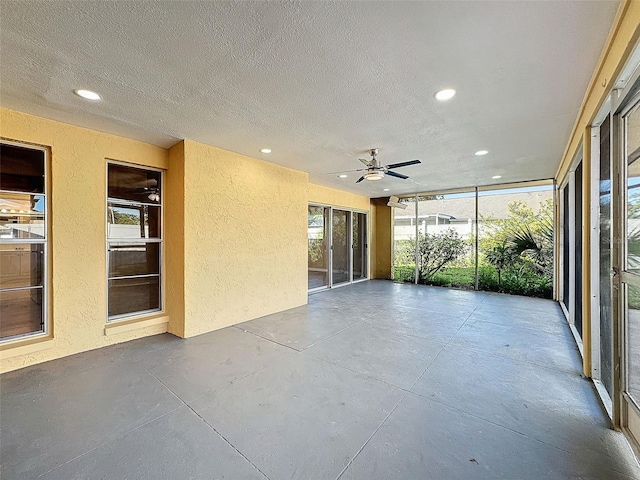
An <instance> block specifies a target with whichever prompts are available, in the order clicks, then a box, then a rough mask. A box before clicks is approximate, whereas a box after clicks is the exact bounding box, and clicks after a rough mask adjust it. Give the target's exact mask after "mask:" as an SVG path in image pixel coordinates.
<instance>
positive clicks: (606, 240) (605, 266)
mask: <svg viewBox="0 0 640 480" xmlns="http://www.w3.org/2000/svg"><path fill="white" fill-rule="evenodd" d="M609 118H610V117H607V118H606V119H605V121H604V122H602V125H601V126H600V195H599V197H600V199H599V204H600V209H599V217H600V218H599V220H600V241H599V244H600V250H599V254H600V272H599V278H600V379H601V380H602V383H603V384H604V386H605V388H606V389H607V392H609V396H610V397H611V398H613V321H612V318H611V315H612V306H611V273H610V272H611V162H610V157H611V155H610V153H611V148H610V144H611V133H610V125H611V123H610V120H609Z"/></svg>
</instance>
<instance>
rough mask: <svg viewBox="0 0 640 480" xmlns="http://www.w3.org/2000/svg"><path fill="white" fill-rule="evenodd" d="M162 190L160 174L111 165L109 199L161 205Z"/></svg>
mask: <svg viewBox="0 0 640 480" xmlns="http://www.w3.org/2000/svg"><path fill="white" fill-rule="evenodd" d="M160 188H161V185H160V172H156V171H152V170H144V169H142V168H135V167H127V166H124V165H114V164H109V187H108V196H109V198H112V199H120V200H128V201H131V202H139V203H152V204H154V203H155V204H159V203H160Z"/></svg>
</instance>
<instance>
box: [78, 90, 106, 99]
mask: <svg viewBox="0 0 640 480" xmlns="http://www.w3.org/2000/svg"><path fill="white" fill-rule="evenodd" d="M73 93H75V94H76V95H78V96H79V97H82V98H84V99H86V100H102V97H101V96H100V95H98V94H97V93H96V92H92V91H91V90H82V89H80V90H74V91H73Z"/></svg>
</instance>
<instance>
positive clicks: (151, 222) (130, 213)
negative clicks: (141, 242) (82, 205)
mask: <svg viewBox="0 0 640 480" xmlns="http://www.w3.org/2000/svg"><path fill="white" fill-rule="evenodd" d="M107 235H108V237H109V238H159V237H160V207H156V206H150V205H138V206H136V205H116V204H114V203H109V204H108V205H107Z"/></svg>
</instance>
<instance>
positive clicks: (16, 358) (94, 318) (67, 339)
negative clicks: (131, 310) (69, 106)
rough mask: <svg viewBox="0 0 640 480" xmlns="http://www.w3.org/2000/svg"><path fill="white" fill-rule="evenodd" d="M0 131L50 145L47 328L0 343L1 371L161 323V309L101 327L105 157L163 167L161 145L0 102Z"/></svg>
mask: <svg viewBox="0 0 640 480" xmlns="http://www.w3.org/2000/svg"><path fill="white" fill-rule="evenodd" d="M0 136H2V137H3V138H4V139H6V140H14V141H20V142H28V143H33V144H37V145H41V146H47V147H50V153H51V162H50V163H51V165H50V168H51V170H50V178H49V186H51V184H54V185H55V188H53V189H51V188H50V189H49V193H50V195H49V198H48V202H49V207H50V213H49V225H53V228H52V230H50V236H49V258H50V261H51V263H50V265H51V269H50V278H51V286H52V288H50V289H49V294H50V297H49V299H50V302H49V314H50V319H51V318H53V319H54V320H55V321H54V322H53V331H52V332H50V333H53V334H54V336H53V338H52V339H51V338H49V339H48V340H45V341H42V339H40V340H38V341H34V340H30V341H23V342H18V343H14V344H13V345H12V346H11V348H9V347H10V346H9V345H3V346H2V347H0V372H4V371H8V370H13V369H16V368H19V367H22V366H25V365H28V364H32V363H38V362H42V361H46V360H50V359H53V358H58V357H62V356H65V355H70V354H72V353H77V352H81V351H84V350H90V349H93V348H98V347H102V346H105V345H109V344H112V343H117V342H122V341H126V340H131V339H133V338H137V337H141V336H145V335H150V334H154V333H161V332H163V331H165V330H166V321H167V319H166V317H164V318H162V316H157V318H156V319H152V320H151V321H147V322H146V323H144V324H143V326H142V327H141V328H136V329H133V330H127V327H126V326H123V325H122V324H121V325H119V328H116V329H112V330H111V331H110V332H109V334H108V335H107V334H105V327H106V315H107V313H106V312H107V287H106V250H105V249H106V243H105V242H106V225H105V218H106V217H105V215H106V202H105V199H106V161H105V158H110V159H116V160H122V161H127V162H132V163H137V164H140V165H148V166H153V167H159V168H166V167H167V165H168V155H167V151H166V150H165V149H163V148H159V147H155V146H152V145H149V144H145V143H141V142H137V141H133V140H128V139H125V138H121V137H116V136H114V135H107V134H103V133H99V132H95V131H91V130H87V129H84V128H78V127H74V126H71V125H67V124H64V123H60V122H55V121H51V120H46V119H43V118H38V117H34V116H31V115H27V114H24V113H18V112H14V111H10V110H6V109H0ZM154 322H156V323H157V322H160V323H159V324H155V325H153V323H154ZM150 323H151V325H150ZM16 345H20V346H19V347H16Z"/></svg>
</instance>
